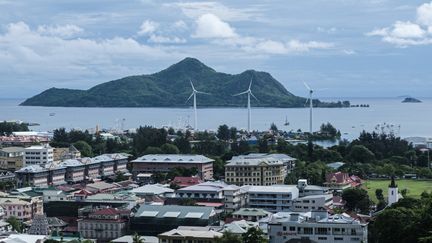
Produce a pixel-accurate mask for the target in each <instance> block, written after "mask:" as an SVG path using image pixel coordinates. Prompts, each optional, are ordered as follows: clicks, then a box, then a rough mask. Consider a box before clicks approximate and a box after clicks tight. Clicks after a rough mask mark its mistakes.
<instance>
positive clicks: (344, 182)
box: [324, 171, 363, 191]
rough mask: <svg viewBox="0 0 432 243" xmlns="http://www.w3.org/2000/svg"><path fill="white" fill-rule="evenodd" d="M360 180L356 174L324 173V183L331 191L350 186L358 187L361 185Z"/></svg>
mask: <svg viewBox="0 0 432 243" xmlns="http://www.w3.org/2000/svg"><path fill="white" fill-rule="evenodd" d="M362 183H363V182H362V180H361V179H360V178H359V177H357V176H349V174H348V173H344V172H340V171H338V172H334V173H329V174H327V175H326V182H325V183H324V185H325V186H326V187H328V188H329V189H330V190H333V191H342V190H344V189H347V188H350V187H359V186H361V185H362Z"/></svg>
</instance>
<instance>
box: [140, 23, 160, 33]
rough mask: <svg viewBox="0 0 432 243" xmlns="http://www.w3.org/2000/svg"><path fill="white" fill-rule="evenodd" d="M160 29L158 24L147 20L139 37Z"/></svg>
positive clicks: (141, 28)
mask: <svg viewBox="0 0 432 243" xmlns="http://www.w3.org/2000/svg"><path fill="white" fill-rule="evenodd" d="M158 27H159V23H156V22H154V21H151V20H145V21H144V22H143V23H142V24H141V26H140V29H139V31H138V35H148V34H151V33H153V32H155V31H156V29H157V28H158Z"/></svg>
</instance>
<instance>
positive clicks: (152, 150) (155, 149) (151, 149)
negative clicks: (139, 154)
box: [143, 146, 162, 154]
mask: <svg viewBox="0 0 432 243" xmlns="http://www.w3.org/2000/svg"><path fill="white" fill-rule="evenodd" d="M161 153H162V149H160V148H158V147H152V146H149V147H147V148H146V149H145V150H144V152H143V154H161Z"/></svg>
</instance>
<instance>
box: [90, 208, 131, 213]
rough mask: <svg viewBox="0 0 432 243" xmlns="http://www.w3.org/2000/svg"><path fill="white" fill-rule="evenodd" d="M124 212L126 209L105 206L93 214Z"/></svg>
mask: <svg viewBox="0 0 432 243" xmlns="http://www.w3.org/2000/svg"><path fill="white" fill-rule="evenodd" d="M121 213H124V211H120V210H117V209H116V208H103V209H100V210H97V211H95V212H94V213H92V214H93V215H116V214H121Z"/></svg>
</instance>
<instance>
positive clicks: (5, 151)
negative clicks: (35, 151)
mask: <svg viewBox="0 0 432 243" xmlns="http://www.w3.org/2000/svg"><path fill="white" fill-rule="evenodd" d="M23 155H24V148H23V147H6V148H1V149H0V168H2V169H6V170H11V171H15V170H19V169H21V168H22V167H23Z"/></svg>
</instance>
